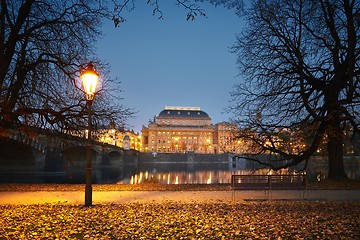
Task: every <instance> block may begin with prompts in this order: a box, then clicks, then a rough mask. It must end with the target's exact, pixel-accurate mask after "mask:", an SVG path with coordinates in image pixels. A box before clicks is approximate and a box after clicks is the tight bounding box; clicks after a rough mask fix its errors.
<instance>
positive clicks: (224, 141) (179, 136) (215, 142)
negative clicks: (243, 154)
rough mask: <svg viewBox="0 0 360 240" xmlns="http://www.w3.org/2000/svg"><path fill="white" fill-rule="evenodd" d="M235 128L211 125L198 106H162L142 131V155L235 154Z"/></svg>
mask: <svg viewBox="0 0 360 240" xmlns="http://www.w3.org/2000/svg"><path fill="white" fill-rule="evenodd" d="M236 131H237V128H236V126H234V125H232V124H229V123H225V122H222V123H218V124H215V125H213V124H212V123H211V118H210V116H209V115H208V114H207V113H206V112H204V111H202V110H201V109H200V108H199V107H170V106H166V107H165V109H164V110H162V111H161V112H160V113H159V115H157V116H156V117H155V118H154V120H153V121H149V125H148V126H147V127H145V126H143V128H142V140H143V141H142V145H143V149H142V150H143V151H144V152H159V153H189V152H190V153H191V152H193V153H202V154H217V153H224V152H237V151H238V150H240V149H239V148H238V145H239V142H238V141H235V140H233V138H234V137H233V136H234V132H236Z"/></svg>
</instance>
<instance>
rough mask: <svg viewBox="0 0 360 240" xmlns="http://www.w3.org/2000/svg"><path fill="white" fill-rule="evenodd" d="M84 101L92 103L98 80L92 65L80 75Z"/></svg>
mask: <svg viewBox="0 0 360 240" xmlns="http://www.w3.org/2000/svg"><path fill="white" fill-rule="evenodd" d="M80 78H81V80H82V84H83V88H84V91H85V96H86V100H89V101H92V100H93V99H94V96H95V92H96V86H97V84H98V80H99V74H98V73H97V72H96V71H95V69H94V66H93V65H92V63H89V65H88V66H87V67H86V69H85V71H84V72H83V73H82V74H81V75H80Z"/></svg>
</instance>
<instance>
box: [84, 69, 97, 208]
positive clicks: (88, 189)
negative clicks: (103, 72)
mask: <svg viewBox="0 0 360 240" xmlns="http://www.w3.org/2000/svg"><path fill="white" fill-rule="evenodd" d="M80 78H81V80H82V85H83V88H84V92H85V98H86V105H87V112H88V134H87V144H86V172H85V174H86V185H85V206H86V207H89V206H91V205H92V186H91V176H92V175H91V174H92V173H91V170H92V169H91V168H92V166H91V165H92V159H91V130H92V121H91V105H92V101H93V100H94V97H95V91H96V86H97V83H98V80H99V74H98V73H97V72H96V71H95V69H94V66H93V65H92V63H89V64H88V66H87V67H86V69H85V71H84V72H82V73H81V75H80Z"/></svg>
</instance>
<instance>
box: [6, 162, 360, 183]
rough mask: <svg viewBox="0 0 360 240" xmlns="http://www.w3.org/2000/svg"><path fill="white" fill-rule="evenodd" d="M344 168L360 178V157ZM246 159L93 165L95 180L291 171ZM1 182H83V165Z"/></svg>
mask: <svg viewBox="0 0 360 240" xmlns="http://www.w3.org/2000/svg"><path fill="white" fill-rule="evenodd" d="M344 162H345V172H346V174H347V176H348V177H349V178H350V179H356V180H360V159H359V158H356V159H346V160H345V161H344ZM257 168H259V166H256V165H254V164H252V163H251V162H249V161H245V160H239V161H234V162H233V161H229V162H214V161H209V162H206V161H204V162H194V161H188V162H150V161H149V162H138V163H125V164H118V165H98V166H93V169H92V182H93V183H94V184H115V183H118V184H139V183H161V184H217V183H220V184H221V183H230V180H231V175H232V174H291V173H294V172H295V171H294V170H293V169H291V170H288V169H285V170H279V171H277V172H275V171H272V170H269V169H258V170H257ZM327 168H328V167H327V161H326V159H314V160H312V161H310V162H309V165H308V167H307V169H306V174H307V179H308V181H318V180H322V179H325V178H326V177H327ZM0 182H1V183H80V184H82V183H85V166H71V167H68V168H66V169H64V170H59V171H57V172H30V171H28V172H22V173H17V172H15V173H10V172H6V173H1V174H0Z"/></svg>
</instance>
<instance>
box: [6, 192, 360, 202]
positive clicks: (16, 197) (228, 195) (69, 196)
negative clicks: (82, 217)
mask: <svg viewBox="0 0 360 240" xmlns="http://www.w3.org/2000/svg"><path fill="white" fill-rule="evenodd" d="M303 193H304V192H303V191H272V192H271V194H270V197H271V199H272V200H279V199H281V200H283V199H289V200H294V199H296V200H299V199H303ZM264 198H266V197H265V192H264V191H236V193H235V201H236V202H240V201H244V200H258V199H264ZM307 200H309V201H360V190H308V191H307ZM169 201H172V202H180V203H192V202H198V203H200V202H219V203H220V202H224V203H231V202H233V192H232V191H108V192H100V191H99V192H98V191H94V192H93V204H109V203H131V202H138V203H161V202H169ZM42 203H63V204H83V203H84V192H82V191H68V192H66V191H39V192H6V191H4V192H0V205H5V204H42Z"/></svg>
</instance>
